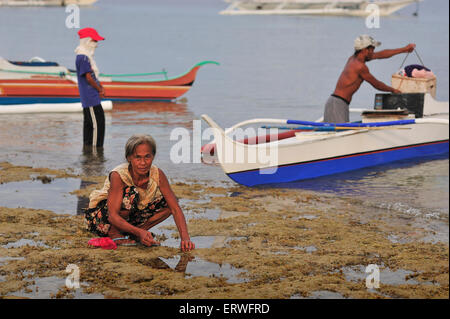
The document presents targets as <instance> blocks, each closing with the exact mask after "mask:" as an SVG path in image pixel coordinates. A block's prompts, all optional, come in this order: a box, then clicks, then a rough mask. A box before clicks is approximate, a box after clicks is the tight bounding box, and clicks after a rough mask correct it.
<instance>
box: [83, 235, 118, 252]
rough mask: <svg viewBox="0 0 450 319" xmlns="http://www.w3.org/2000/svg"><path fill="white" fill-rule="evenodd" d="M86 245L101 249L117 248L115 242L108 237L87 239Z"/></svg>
mask: <svg viewBox="0 0 450 319" xmlns="http://www.w3.org/2000/svg"><path fill="white" fill-rule="evenodd" d="M88 245H91V246H94V247H100V248H102V249H117V245H116V243H115V242H114V241H113V240H112V239H111V238H109V237H99V238H92V239H91V240H89V242H88Z"/></svg>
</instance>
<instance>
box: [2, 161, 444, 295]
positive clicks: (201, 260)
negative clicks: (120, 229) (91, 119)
mask: <svg viewBox="0 0 450 319" xmlns="http://www.w3.org/2000/svg"><path fill="white" fill-rule="evenodd" d="M64 178H79V179H80V180H82V181H85V182H86V184H87V185H88V186H87V187H86V188H83V189H73V191H72V192H71V194H70V195H71V196H79V197H84V198H86V197H87V196H88V195H89V193H90V192H91V191H92V190H93V189H96V188H100V187H101V186H102V184H103V181H104V178H105V176H94V177H92V176H81V175H73V174H71V173H68V172H66V171H64V170H51V169H46V168H32V167H25V166H14V165H12V164H10V163H5V162H4V163H0V183H1V184H2V185H4V186H5V185H6V186H7V185H8V184H9V183H12V182H18V181H24V182H26V181H32V180H40V181H41V182H42V184H43V185H44V184H45V183H50V184H51V183H52V182H53V181H54V180H57V179H64ZM172 188H173V190H174V192H175V194H176V195H177V197H178V198H179V201H180V205H181V207H182V208H183V211H184V213H185V215H186V218H187V220H188V228H189V233H190V235H191V238H192V240H193V241H194V243H196V245H197V249H195V250H194V251H192V252H190V253H187V254H185V253H182V252H181V251H180V250H179V248H178V244H179V239H178V238H177V236H178V233H177V230H176V227H175V225H174V223H173V222H172V221H171V218H170V219H169V220H167V221H166V222H164V223H163V224H161V225H159V226H157V227H156V228H155V229H152V232H154V233H155V234H156V235H157V239H158V240H160V241H161V243H162V245H161V246H160V247H152V248H148V247H144V246H142V245H140V244H138V245H137V246H133V247H125V246H119V247H118V249H116V250H102V249H98V248H92V247H89V246H88V244H87V243H88V241H89V239H91V238H93V237H95V235H93V234H91V233H89V232H87V231H86V230H85V226H84V220H83V216H82V215H80V214H78V215H77V214H76V212H75V211H74V212H73V214H65V213H61V212H58V211H51V210H44V209H34V208H33V207H28V206H27V207H26V208H25V207H17V208H13V207H0V297H2V298H18V297H19V298H36V297H43V298H282V299H288V298H327V297H333V298H449V275H448V274H449V257H448V235H447V238H446V240H442V238H444V239H445V237H446V236H445V234H444V236H442V234H439V233H437V232H436V230H433V229H430V228H429V227H428V228H427V227H422V226H421V225H420V223H418V222H417V220H415V219H413V218H412V217H411V216H408V215H404V214H403V215H402V214H400V213H398V214H395V215H394V214H392V212H391V211H389V210H388V209H384V208H380V207H376V206H370V205H366V204H365V203H364V202H361V201H358V200H355V199H351V198H345V197H337V196H333V195H326V194H322V193H316V192H312V191H303V190H292V189H258V188H256V189H252V188H246V187H239V186H231V187H225V186H224V187H219V186H214V187H212V186H210V185H208V183H206V182H198V181H197V182H176V183H173V184H172ZM0 206H1V204H0ZM439 223H441V224H442V223H443V224H444V226H445V225H446V227H447V228H448V220H447V221H439ZM68 265H76V267H78V269H79V275H80V288H77V289H71V288H68V287H67V286H66V285H65V279H66V277H67V276H68V272H66V269H67V267H68ZM368 265H376V266H377V267H378V268H379V272H380V281H379V283H380V284H379V288H370V289H369V288H367V286H366V278H367V276H368V273H366V272H365V271H366V267H367V266H368ZM49 287H50V288H49Z"/></svg>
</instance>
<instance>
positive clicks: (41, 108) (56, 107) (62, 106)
mask: <svg viewBox="0 0 450 319" xmlns="http://www.w3.org/2000/svg"><path fill="white" fill-rule="evenodd" d="M102 107H103V111H105V112H108V111H111V110H112V108H113V103H112V101H109V100H108V101H102ZM82 111H83V107H82V106H81V103H80V102H77V103H35V104H13V105H0V115H1V114H24V113H77V112H82Z"/></svg>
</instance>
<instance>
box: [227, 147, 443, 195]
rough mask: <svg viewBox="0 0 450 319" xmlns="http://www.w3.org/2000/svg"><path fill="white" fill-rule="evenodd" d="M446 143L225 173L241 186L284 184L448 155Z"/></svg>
mask: <svg viewBox="0 0 450 319" xmlns="http://www.w3.org/2000/svg"><path fill="white" fill-rule="evenodd" d="M448 152H449V142H448V140H446V141H438V142H432V143H425V144H420V145H408V146H404V147H398V148H393V149H386V150H377V151H372V152H367V153H360V154H350V155H346V156H340V157H335V158H328V159H320V160H316V161H309V162H299V163H292V164H287V165H282V166H279V167H278V168H277V170H276V172H275V173H273V174H262V172H263V171H260V170H259V169H256V170H249V171H243V172H237V173H229V174H227V175H228V176H229V177H230V178H231V179H232V180H233V181H235V182H236V183H239V184H241V185H245V186H255V185H262V184H273V183H287V182H293V181H301V180H305V179H311V178H317V177H322V176H327V175H333V174H338V173H344V172H348V171H353V170H357V169H361V168H366V167H372V166H378V165H383V164H387V163H392V162H396V161H401V160H406V159H413V158H422V157H431V156H435V155H440V154H446V153H447V154H448Z"/></svg>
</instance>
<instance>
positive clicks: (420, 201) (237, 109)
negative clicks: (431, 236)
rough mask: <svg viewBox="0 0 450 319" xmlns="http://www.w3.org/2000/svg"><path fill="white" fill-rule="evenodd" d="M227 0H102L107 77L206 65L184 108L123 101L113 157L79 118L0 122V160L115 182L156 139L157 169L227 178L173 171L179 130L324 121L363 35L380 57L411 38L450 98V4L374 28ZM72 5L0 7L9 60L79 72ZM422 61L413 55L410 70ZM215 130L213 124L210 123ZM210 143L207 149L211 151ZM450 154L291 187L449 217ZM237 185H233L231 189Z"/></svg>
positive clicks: (91, 19) (409, 12) (214, 169)
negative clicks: (133, 146) (141, 137)
mask: <svg viewBox="0 0 450 319" xmlns="http://www.w3.org/2000/svg"><path fill="white" fill-rule="evenodd" d="M226 6H227V4H226V3H224V2H222V1H220V0H190V1H185V0H153V1H144V0H142V1H138V0H131V1H126V2H125V1H119V0H109V1H108V0H99V1H98V2H97V3H96V4H95V5H94V6H92V7H88V8H81V27H86V26H91V27H95V28H96V29H97V30H98V31H99V33H100V34H101V35H103V36H104V37H106V41H104V42H101V43H100V45H99V48H98V49H97V52H96V61H97V64H98V66H99V68H100V70H101V71H102V72H104V73H132V72H155V71H160V70H162V69H163V68H165V69H166V70H167V71H168V72H169V76H174V75H178V74H181V73H184V72H185V71H187V70H188V69H189V68H190V67H191V66H193V65H194V64H195V63H197V62H200V61H204V60H214V61H218V62H220V63H221V65H220V66H216V65H206V66H204V67H202V69H200V71H199V73H198V76H197V80H196V82H195V84H194V86H193V87H192V89H191V90H190V91H189V92H188V93H187V94H186V95H185V96H184V98H186V99H187V101H183V102H181V101H178V102H174V103H161V102H154V103H135V104H130V103H128V104H125V103H120V104H115V105H114V110H113V111H112V112H111V113H108V114H107V127H106V139H105V150H104V154H103V156H102V157H100V159H97V160H96V159H93V158H92V157H89V156H85V155H83V154H82V151H81V149H82V114H81V113H80V114H21V115H0V161H9V162H11V163H14V164H17V165H19V164H20V165H32V166H37V167H50V168H70V169H73V170H74V171H75V172H77V173H86V174H106V172H107V171H108V170H110V169H111V168H113V167H114V166H115V165H117V164H119V163H121V162H123V160H124V158H123V153H124V151H123V148H124V144H125V142H126V140H127V139H128V137H129V136H130V135H131V134H133V133H149V134H152V135H153V136H154V137H155V139H156V141H157V143H158V154H157V159H156V161H155V163H156V164H157V165H158V166H159V167H161V168H162V169H163V170H164V171H165V172H166V174H167V175H168V176H169V177H171V178H172V179H176V180H193V179H197V180H200V181H208V182H211V183H212V182H228V181H229V180H228V178H227V177H226V176H225V175H224V174H223V172H222V170H221V169H220V167H218V166H207V165H203V164H174V163H172V162H171V161H170V158H169V153H170V149H171V147H172V146H173V145H174V144H175V143H176V142H177V141H176V140H172V141H171V140H170V134H171V132H172V131H173V130H174V129H175V128H179V127H184V128H186V129H187V130H188V131H189V132H191V133H192V121H193V120H195V119H199V118H200V115H201V114H204V113H206V114H209V115H210V116H211V117H212V118H213V119H215V120H216V121H217V122H218V123H219V124H220V125H221V126H222V127H229V126H231V125H233V124H235V123H237V122H239V121H242V120H245V119H250V118H259V117H272V118H290V119H292V118H293V119H303V120H316V119H317V118H319V117H320V116H322V112H323V105H324V103H325V101H326V99H327V97H328V96H329V94H330V93H331V92H332V91H333V90H334V86H335V84H336V80H337V78H338V76H339V74H340V72H341V70H342V67H343V65H344V63H345V61H346V59H347V58H348V56H350V55H351V54H352V53H353V52H352V51H353V49H352V47H353V40H354V38H355V37H356V36H357V35H359V34H362V33H368V34H371V35H373V36H374V37H375V38H376V39H378V40H379V41H381V42H382V46H381V49H385V48H396V47H400V46H404V45H406V44H408V43H410V42H413V43H416V44H417V51H418V53H419V54H420V56H421V58H422V59H423V61H424V63H425V65H426V66H428V67H429V68H431V69H432V70H433V72H434V73H435V74H436V76H437V78H438V82H437V99H438V100H445V101H448V99H449V76H448V73H449V53H448V52H449V14H448V12H449V4H448V2H447V1H445V0H425V1H424V2H422V3H420V5H419V15H418V16H413V13H414V12H415V11H416V6H415V5H412V6H410V7H408V8H406V9H403V10H402V11H400V12H399V13H398V14H395V15H393V16H390V17H385V18H381V20H380V28H377V29H368V28H367V27H366V24H365V19H364V18H353V17H320V16H319V17H315V16H221V15H219V14H218V12H219V11H220V10H223V9H224V8H225V7H226ZM67 16H68V13H66V12H65V9H64V8H0V43H1V45H0V56H3V57H5V58H7V59H10V60H28V59H30V58H31V57H34V56H40V57H42V58H44V59H46V60H50V61H57V62H59V63H60V64H62V65H65V66H67V67H69V68H74V59H75V55H74V52H73V50H74V49H75V47H76V46H77V44H78V37H77V34H76V31H77V30H76V29H68V28H66V26H65V21H66V18H67ZM403 59H404V55H399V56H395V57H393V58H391V59H387V60H381V61H372V62H370V63H369V64H368V65H369V68H370V70H371V72H372V73H373V74H374V75H375V76H376V77H377V78H378V79H380V80H382V81H384V82H386V83H389V82H390V77H391V74H392V73H394V72H396V71H397V70H398V69H399V67H400V65H401V63H402V61H403ZM417 62H419V61H418V59H417V57H416V56H415V55H414V54H411V55H410V56H409V57H408V60H407V61H406V63H407V64H412V63H417ZM375 93H376V91H375V89H373V88H372V87H371V86H370V85H368V84H363V86H362V87H361V89H360V90H359V91H358V92H357V93H356V95H355V96H354V100H353V102H352V107H363V108H371V107H372V106H373V103H374V94H375ZM202 127H203V128H206V127H207V126H206V123H202ZM206 142H207V141H203V143H206ZM448 176H449V162H448V157H446V158H438V159H434V160H432V161H428V160H427V161H415V162H406V163H398V164H395V165H391V166H385V167H383V168H373V169H366V170H361V171H358V172H354V173H352V174H345V175H337V176H334V177H330V178H321V179H317V180H311V181H306V182H302V183H294V184H292V185H289V186H290V187H298V188H305V189H313V190H319V191H323V192H327V193H335V194H337V195H346V196H355V197H357V198H363V199H367V200H371V201H373V202H376V203H379V204H380V205H381V206H384V207H392V208H395V209H399V210H401V211H411V210H412V211H418V212H419V213H421V214H431V215H433V214H435V213H436V214H438V215H440V216H441V217H442V216H444V217H445V216H447V218H448V199H449V186H448V182H449V178H448ZM230 184H232V183H231V182H230Z"/></svg>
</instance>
